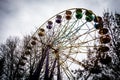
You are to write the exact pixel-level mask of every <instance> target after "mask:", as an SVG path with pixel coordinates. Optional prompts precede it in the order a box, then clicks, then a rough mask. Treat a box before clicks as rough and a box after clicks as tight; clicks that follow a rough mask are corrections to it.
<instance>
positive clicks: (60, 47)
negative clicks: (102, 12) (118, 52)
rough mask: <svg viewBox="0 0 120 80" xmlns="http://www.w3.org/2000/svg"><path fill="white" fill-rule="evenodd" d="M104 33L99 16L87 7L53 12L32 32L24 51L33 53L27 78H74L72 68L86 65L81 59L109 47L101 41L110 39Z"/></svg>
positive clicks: (66, 79)
mask: <svg viewBox="0 0 120 80" xmlns="http://www.w3.org/2000/svg"><path fill="white" fill-rule="evenodd" d="M107 33H108V30H107V29H106V28H103V21H102V18H101V17H99V16H96V15H95V14H94V13H93V12H92V11H91V10H87V9H84V8H72V9H68V10H64V11H62V12H60V13H58V14H56V15H54V16H53V17H51V18H50V19H48V20H47V21H46V22H45V23H43V24H42V25H41V26H40V27H39V29H37V31H36V32H35V33H34V34H33V35H32V37H31V39H30V41H29V43H28V47H27V49H26V51H25V54H26V55H34V56H32V59H35V57H37V59H36V60H35V61H36V63H37V64H36V68H35V70H34V74H33V75H32V78H31V80H32V79H33V78H34V80H63V79H64V80H74V76H75V75H74V74H73V73H72V71H73V70H75V69H78V68H84V67H85V66H86V65H84V64H83V63H82V60H81V59H83V58H86V55H87V54H88V53H91V54H94V53H95V52H96V50H100V51H101V52H106V51H108V50H109V47H108V46H106V45H101V44H103V43H105V44H106V43H109V42H110V37H109V35H108V36H107V37H106V36H104V35H106V34H107ZM101 35H102V36H101ZM31 50H35V51H33V52H32V53H30V51H31Z"/></svg>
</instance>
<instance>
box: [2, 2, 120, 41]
mask: <svg viewBox="0 0 120 80" xmlns="http://www.w3.org/2000/svg"><path fill="white" fill-rule="evenodd" d="M119 5H120V0H0V42H4V40H5V39H6V38H7V37H9V36H19V37H20V38H22V36H24V35H26V34H30V33H31V32H34V31H35V30H36V28H38V27H39V26H40V25H41V24H42V23H44V22H45V21H46V20H47V19H49V18H50V17H52V16H54V15H55V14H57V13H59V12H61V11H63V10H66V9H69V8H86V9H91V10H92V11H93V12H94V13H95V14H96V15H102V13H103V11H104V10H105V9H109V10H110V11H118V12H120V8H119Z"/></svg>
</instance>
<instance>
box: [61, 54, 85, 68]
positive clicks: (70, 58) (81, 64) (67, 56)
mask: <svg viewBox="0 0 120 80" xmlns="http://www.w3.org/2000/svg"><path fill="white" fill-rule="evenodd" d="M61 55H64V56H65V57H66V58H68V59H69V60H71V61H73V62H75V63H76V64H78V65H80V66H82V67H85V65H84V64H83V63H81V62H79V61H77V60H75V59H74V58H72V57H70V56H69V55H66V54H64V53H62V54H61Z"/></svg>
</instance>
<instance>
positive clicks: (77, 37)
mask: <svg viewBox="0 0 120 80" xmlns="http://www.w3.org/2000/svg"><path fill="white" fill-rule="evenodd" d="M93 29H94V28H92V29H91V30H90V31H87V32H85V33H83V34H81V35H78V36H76V37H75V38H71V39H68V40H72V41H75V40H77V39H79V38H80V37H82V36H84V35H86V34H89V33H90V32H94V31H96V30H93ZM68 40H63V41H62V43H66V42H68ZM60 43H61V42H60Z"/></svg>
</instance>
